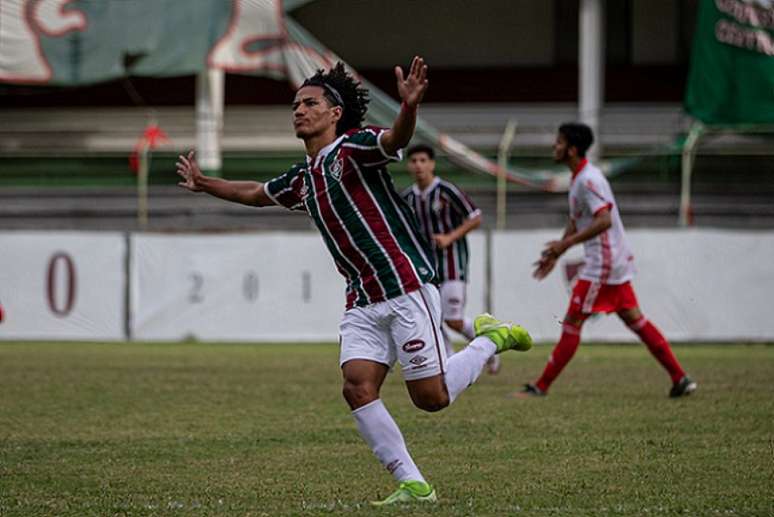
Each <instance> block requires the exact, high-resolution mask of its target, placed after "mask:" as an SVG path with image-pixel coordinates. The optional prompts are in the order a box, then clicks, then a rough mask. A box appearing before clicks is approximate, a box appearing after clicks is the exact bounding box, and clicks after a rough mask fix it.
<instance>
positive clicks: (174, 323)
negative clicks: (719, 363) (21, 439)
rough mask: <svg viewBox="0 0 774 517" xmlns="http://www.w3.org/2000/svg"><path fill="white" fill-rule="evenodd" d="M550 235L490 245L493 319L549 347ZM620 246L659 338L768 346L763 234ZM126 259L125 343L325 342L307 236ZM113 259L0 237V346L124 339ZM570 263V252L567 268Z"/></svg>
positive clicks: (68, 236) (325, 279)
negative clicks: (543, 275) (538, 264)
mask: <svg viewBox="0 0 774 517" xmlns="http://www.w3.org/2000/svg"><path fill="white" fill-rule="evenodd" d="M560 232H561V230H559V229H557V230H554V231H546V230H539V231H519V232H497V233H494V234H493V235H492V239H493V240H492V264H493V283H492V300H493V310H494V313H495V314H496V315H497V316H498V317H500V318H503V319H511V320H513V321H516V322H519V323H522V324H524V325H525V326H526V327H527V328H529V329H530V331H531V332H532V333H533V335H534V337H535V338H536V339H537V340H539V341H547V342H552V341H554V340H555V339H557V338H558V336H559V333H560V321H561V318H562V317H563V315H564V312H565V310H566V308H567V303H568V299H569V290H568V286H567V284H566V282H565V280H564V279H563V274H562V273H563V264H564V262H565V261H564V260H563V261H562V264H560V266H558V267H557V270H556V271H554V272H553V273H552V275H551V276H549V278H547V279H546V280H544V281H542V282H537V281H535V280H534V279H532V277H531V272H532V263H533V262H534V260H535V259H536V258H537V257H538V255H539V253H540V250H541V249H542V246H543V244H544V243H545V242H547V241H548V240H552V239H554V238H556V237H558V236H559V234H560ZM628 235H629V240H630V243H631V246H632V248H633V250H634V254H635V261H636V264H637V267H638V274H637V276H636V278H635V280H634V287H635V290H636V292H637V295H638V298H639V300H640V305H641V307H642V309H643V311H644V313H645V314H646V316H647V317H648V318H649V319H651V320H652V321H653V322H654V323H655V324H656V325H658V326H659V327H660V328H661V329H662V330H663V331H664V333H665V334H666V335H667V337H668V338H670V339H673V340H708V341H723V340H728V341H740V340H750V341H763V340H768V341H771V340H774V318H772V317H771V309H770V293H771V292H774V261H772V259H771V257H774V232H771V231H769V232H740V231H724V230H698V229H692V230H678V229H672V230H635V231H631V232H629V234H628ZM470 244H471V256H472V263H471V281H470V286H469V290H468V314H470V315H474V314H476V313H478V312H481V311H483V310H484V308H485V296H486V286H485V281H484V278H485V277H484V267H485V258H486V257H485V239H484V234H483V233H482V232H476V233H474V234H473V235H472V236H471V242H470ZM130 249H131V253H130V255H131V267H130V278H131V286H130V288H131V318H130V327H131V331H132V337H133V338H134V339H138V340H180V339H185V338H191V337H194V338H197V339H201V340H208V341H288V342H297V341H334V340H336V339H337V336H338V322H339V320H340V317H341V314H342V312H343V308H344V279H343V278H342V277H341V276H340V275H339V274H338V273H337V272H336V271H335V269H334V267H333V262H332V259H331V258H330V256H329V255H328V252H327V250H325V248H324V246H323V244H322V241H321V239H320V237H319V236H318V235H317V234H316V233H311V232H310V233H291V234H288V233H247V234H228V235H207V234H188V235H171V234H136V235H133V236H132V237H131V243H130ZM125 251H126V250H125V239H124V237H123V236H122V235H121V234H112V233H85V232H0V303H2V304H3V306H4V308H5V312H6V321H5V322H3V323H1V324H0V340H14V339H48V340H52V339H86V340H119V339H123V337H124V328H125V305H124V299H125V296H126V286H125V267H124V258H125ZM580 255H581V249H580V248H576V249H574V250H572V251H571V252H570V253H569V254H568V256H567V260H573V259H574V258H578V257H579V256H580ZM57 257H58V258H57ZM68 257H69V258H68ZM68 264H72V271H73V275H72V277H71V275H70V273H69V271H70V269H69V266H68ZM49 271H52V273H51V275H49ZM49 276H51V281H50V282H49ZM71 280H72V281H71ZM73 288H74V289H73ZM71 291H72V292H73V293H74V294H73V296H72V303H69V300H70V297H69V294H68V293H70V292H71ZM584 338H586V339H589V340H601V341H621V340H634V339H635V337H634V335H633V334H631V332H630V331H629V330H628V329H627V328H626V327H625V326H623V324H621V323H620V322H619V321H618V320H617V318H616V317H615V316H600V317H598V318H595V319H593V320H591V321H589V322H588V323H587V324H586V326H585V327H584Z"/></svg>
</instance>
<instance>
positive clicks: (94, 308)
mask: <svg viewBox="0 0 774 517" xmlns="http://www.w3.org/2000/svg"><path fill="white" fill-rule="evenodd" d="M125 258H126V239H125V237H124V236H123V235H122V234H119V233H96V232H95V233H88V232H0V303H2V305H3V307H4V309H5V321H3V322H2V323H0V339H3V340H9V339H22V340H38V339H40V340H42V339H68V340H69V339H85V340H119V339H124V337H125V335H124V322H125V314H124V313H125V298H124V297H125V293H126V286H125V279H126V274H125Z"/></svg>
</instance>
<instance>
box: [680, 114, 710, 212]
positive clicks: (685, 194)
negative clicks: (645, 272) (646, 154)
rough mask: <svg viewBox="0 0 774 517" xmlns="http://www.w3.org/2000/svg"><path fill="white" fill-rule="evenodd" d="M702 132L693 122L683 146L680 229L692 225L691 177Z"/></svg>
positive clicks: (702, 128) (698, 123)
mask: <svg viewBox="0 0 774 517" xmlns="http://www.w3.org/2000/svg"><path fill="white" fill-rule="evenodd" d="M703 132H704V125H703V124H702V123H701V122H699V121H695V122H694V123H693V124H691V129H690V130H689V131H688V137H687V138H686V139H685V143H684V144H683V152H682V164H681V166H682V179H681V181H680V214H679V216H678V224H679V225H680V226H682V227H686V226H690V225H691V224H692V223H693V221H692V217H691V177H692V176H693V160H694V157H695V156H696V148H697V147H698V143H699V138H700V137H701V134H702V133H703Z"/></svg>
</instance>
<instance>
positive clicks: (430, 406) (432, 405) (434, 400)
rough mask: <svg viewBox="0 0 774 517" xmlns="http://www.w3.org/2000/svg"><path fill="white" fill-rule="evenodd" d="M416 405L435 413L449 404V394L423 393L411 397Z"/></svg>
mask: <svg viewBox="0 0 774 517" xmlns="http://www.w3.org/2000/svg"><path fill="white" fill-rule="evenodd" d="M411 398H412V400H413V402H414V405H415V406H416V407H417V408H419V409H421V410H423V411H427V412H428V413H435V412H436V411H440V410H442V409H443V408H445V407H447V406H448V405H449V402H450V401H449V394H448V393H446V392H441V393H433V394H423V395H419V396H412V397H411Z"/></svg>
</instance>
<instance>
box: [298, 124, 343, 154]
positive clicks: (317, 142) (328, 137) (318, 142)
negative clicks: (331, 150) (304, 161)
mask: <svg viewBox="0 0 774 517" xmlns="http://www.w3.org/2000/svg"><path fill="white" fill-rule="evenodd" d="M335 140H336V129H335V127H334V128H331V130H329V131H325V132H324V133H320V134H318V135H313V136H310V137H308V138H305V139H304V147H306V154H307V155H308V156H309V157H310V158H311V159H313V160H314V159H315V158H317V155H318V154H320V151H321V150H322V149H323V148H324V147H325V146H326V145H328V144H330V143H332V142H334V141H335Z"/></svg>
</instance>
